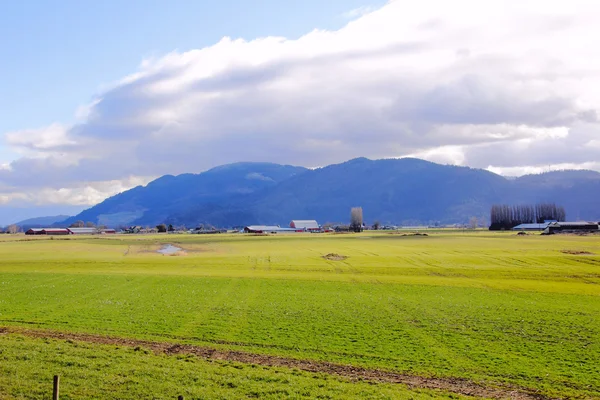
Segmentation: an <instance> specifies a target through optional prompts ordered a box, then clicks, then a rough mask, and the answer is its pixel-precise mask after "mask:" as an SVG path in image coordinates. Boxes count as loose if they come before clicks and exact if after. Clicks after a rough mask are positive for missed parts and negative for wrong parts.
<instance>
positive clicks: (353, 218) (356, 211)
mask: <svg viewBox="0 0 600 400" xmlns="http://www.w3.org/2000/svg"><path fill="white" fill-rule="evenodd" d="M362 227H363V210H362V207H352V209H351V210H350V230H351V231H354V232H362Z"/></svg>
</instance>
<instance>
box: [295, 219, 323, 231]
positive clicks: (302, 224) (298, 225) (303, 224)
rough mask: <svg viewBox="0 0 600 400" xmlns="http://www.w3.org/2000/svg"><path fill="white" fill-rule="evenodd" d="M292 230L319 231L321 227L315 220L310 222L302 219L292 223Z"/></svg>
mask: <svg viewBox="0 0 600 400" xmlns="http://www.w3.org/2000/svg"><path fill="white" fill-rule="evenodd" d="M290 228H295V229H319V228H320V226H319V224H318V223H317V221H315V220H314V219H310V220H308V219H307V220H302V219H295V220H293V221H292V222H290Z"/></svg>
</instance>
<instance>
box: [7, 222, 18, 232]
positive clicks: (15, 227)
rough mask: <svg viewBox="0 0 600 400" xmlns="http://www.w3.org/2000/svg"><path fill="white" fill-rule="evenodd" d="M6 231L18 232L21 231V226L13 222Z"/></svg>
mask: <svg viewBox="0 0 600 400" xmlns="http://www.w3.org/2000/svg"><path fill="white" fill-rule="evenodd" d="M6 231H7V232H8V233H17V232H19V227H18V226H17V225H15V224H12V225H9V226H8V227H7V228H6Z"/></svg>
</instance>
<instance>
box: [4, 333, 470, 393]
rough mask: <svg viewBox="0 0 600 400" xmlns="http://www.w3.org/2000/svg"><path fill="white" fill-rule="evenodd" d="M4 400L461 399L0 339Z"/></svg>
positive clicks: (137, 351)
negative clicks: (54, 399)
mask: <svg viewBox="0 0 600 400" xmlns="http://www.w3.org/2000/svg"><path fill="white" fill-rule="evenodd" d="M0 360H5V361H8V362H1V363H0V398H2V399H9V398H11V399H42V398H46V399H47V398H50V394H51V393H52V376H53V375H54V374H58V375H59V376H60V377H61V393H60V394H61V396H60V398H61V399H64V400H69V399H120V400H126V399H131V400H138V399H142V398H152V399H157V400H158V399H175V398H177V396H178V395H183V396H184V398H186V399H208V398H210V399H238V398H261V399H287V398H289V399H298V398H307V399H308V398H310V399H333V398H344V399H360V398H369V399H415V400H435V399H461V398H464V397H461V396H456V395H450V394H444V393H440V392H433V391H426V390H420V391H415V390H410V391H409V390H408V389H407V388H406V387H404V386H399V385H395V386H392V385H390V384H377V385H373V384H369V383H367V382H350V381H347V380H344V379H341V378H336V377H331V376H328V375H326V374H315V373H308V372H302V371H297V370H290V369H284V368H265V367H260V366H256V365H244V364H240V363H231V362H223V361H204V360H201V359H198V358H196V357H193V356H185V355H182V356H177V357H168V356H164V355H154V354H153V353H152V352H150V351H148V350H146V349H144V348H139V347H138V348H127V347H120V348H119V347H115V346H108V345H98V344H89V343H77V342H69V341H68V342H65V341H56V340H44V339H30V338H25V337H22V336H18V335H14V336H9V337H3V336H0Z"/></svg>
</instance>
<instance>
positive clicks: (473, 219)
mask: <svg viewBox="0 0 600 400" xmlns="http://www.w3.org/2000/svg"><path fill="white" fill-rule="evenodd" d="M477 225H478V221H477V217H471V218H470V219H469V227H470V228H471V229H477Z"/></svg>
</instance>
